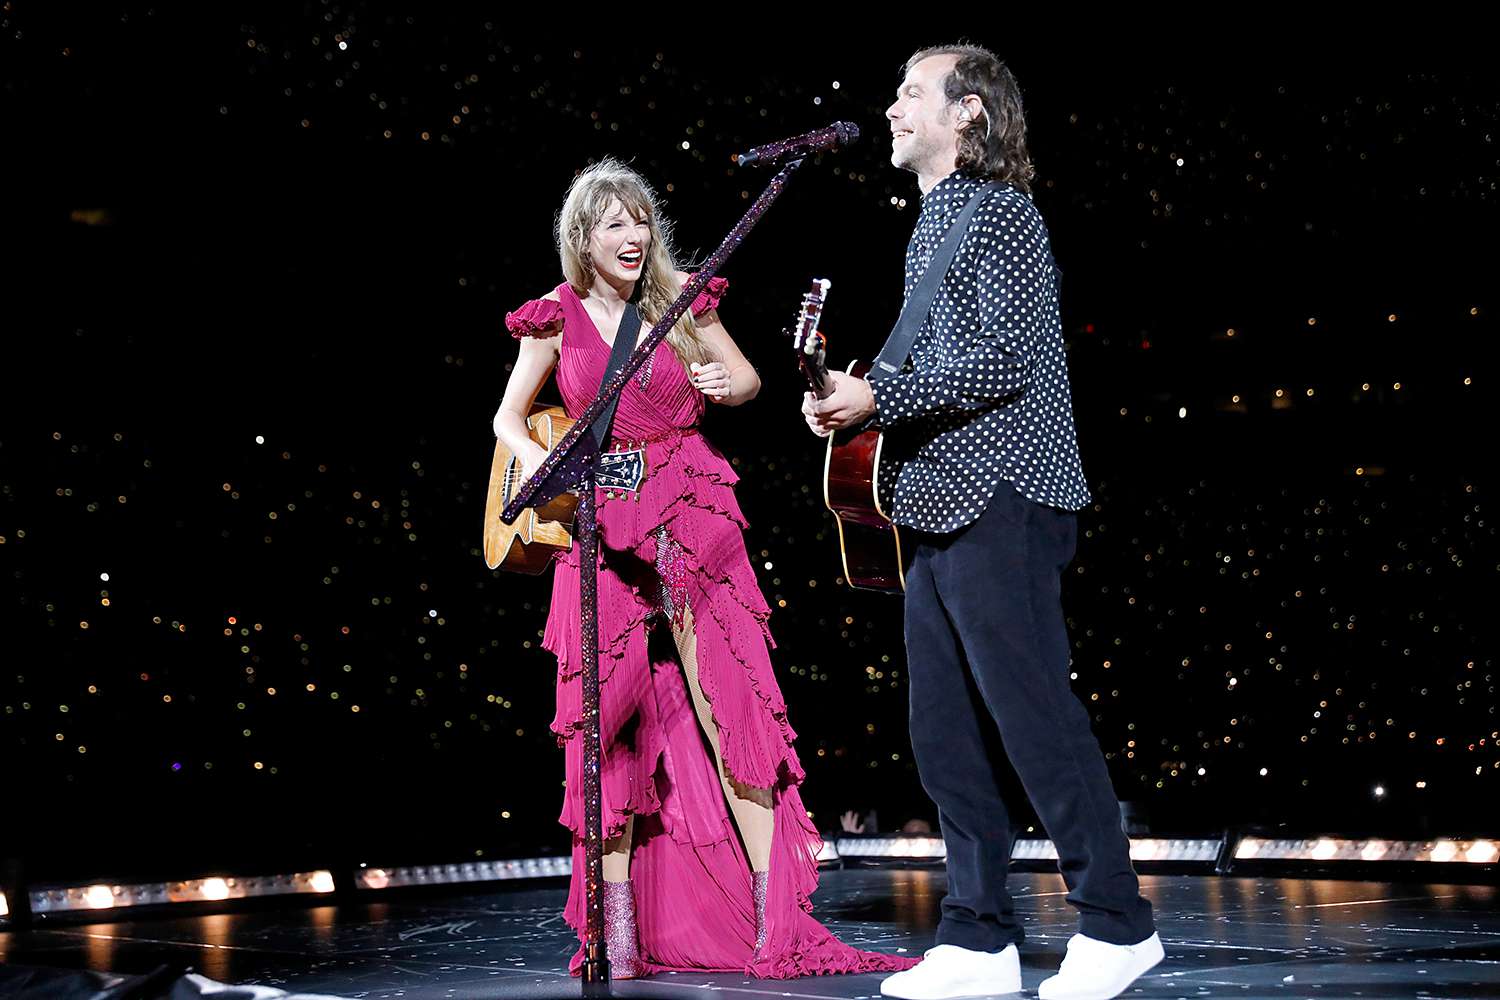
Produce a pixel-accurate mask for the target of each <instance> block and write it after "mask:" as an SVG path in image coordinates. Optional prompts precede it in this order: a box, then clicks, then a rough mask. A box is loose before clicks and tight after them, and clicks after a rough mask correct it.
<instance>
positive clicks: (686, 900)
mask: <svg viewBox="0 0 1500 1000" xmlns="http://www.w3.org/2000/svg"><path fill="white" fill-rule="evenodd" d="M557 242H558V248H559V252H560V254H561V257H562V270H563V274H564V276H565V278H566V280H565V281H563V283H562V284H560V285H558V286H557V287H556V288H555V289H554V290H553V291H551V292H549V293H548V294H547V295H545V296H543V297H542V298H540V299H535V300H533V301H531V302H528V303H526V304H525V305H523V306H522V307H521V308H520V309H517V310H516V311H515V312H512V313H509V314H508V315H507V316H506V326H507V327H508V328H509V330H510V332H511V333H512V334H513V335H514V336H515V337H516V338H517V339H519V340H520V353H519V357H518V359H517V361H516V364H515V367H514V369H513V370H512V372H511V375H510V380H509V383H508V384H507V385H506V389H505V398H504V400H503V402H502V403H501V404H500V410H499V412H498V413H497V414H496V415H495V433H496V435H497V436H498V437H499V438H500V439H501V440H503V441H504V442H505V444H506V445H507V446H508V447H509V448H510V449H511V450H512V451H513V452H514V453H515V454H516V456H517V457H518V458H519V460H520V461H521V463H522V465H523V466H524V469H525V474H526V475H527V476H530V475H531V473H532V472H533V471H535V469H536V467H537V466H538V465H540V464H541V461H542V459H543V458H544V457H545V455H546V453H545V451H544V450H543V449H542V448H541V447H540V446H538V445H537V444H535V443H534V442H532V441H531V439H530V437H529V436H528V434H527V432H526V426H525V418H526V414H527V413H528V412H529V411H530V408H531V406H532V403H533V402H534V400H535V399H536V395H537V393H538V391H539V390H540V389H541V388H542V386H543V385H544V384H545V383H546V381H547V379H548V377H549V375H551V374H552V372H553V371H554V370H555V371H556V373H557V385H558V388H559V390H561V393H562V397H563V402H564V404H565V406H566V408H567V411H568V413H569V414H570V415H571V416H573V417H575V418H576V417H577V416H578V415H579V414H581V413H582V412H583V410H584V408H585V407H587V406H588V404H589V403H590V402H591V401H592V400H593V399H594V397H595V396H596V395H597V393H598V390H599V384H600V382H601V381H602V379H603V376H604V371H605V366H606V363H607V362H608V359H609V354H610V349H611V346H612V341H613V338H614V334H615V331H616V330H617V329H618V327H619V325H620V320H621V317H622V316H623V314H624V312H625V307H626V305H627V304H628V303H632V302H633V303H635V305H636V306H637V308H638V310H639V312H640V314H641V333H640V335H641V337H644V336H645V335H646V333H647V332H648V331H649V330H650V328H651V327H652V325H654V323H655V322H656V320H657V318H658V317H660V316H661V315H663V314H664V313H665V312H666V310H667V307H668V306H669V305H670V304H671V303H672V301H673V300H674V299H675V298H676V297H677V295H678V294H679V292H680V291H681V289H682V285H683V282H684V281H685V280H686V278H687V275H685V274H683V273H682V272H680V271H678V270H676V268H675V265H674V263H673V258H672V248H671V242H670V227H669V226H668V224H667V223H666V222H665V220H663V219H662V218H661V217H660V215H659V214H658V213H657V211H656V199H655V195H654V193H653V192H652V190H651V188H650V187H649V185H647V184H646V182H645V181H644V180H643V179H642V178H641V177H640V176H639V175H638V174H636V173H635V172H634V171H632V170H630V169H628V168H626V167H624V166H623V165H621V164H619V163H617V162H615V161H612V160H606V161H604V162H602V163H600V164H598V165H597V166H594V167H591V168H589V169H588V170H586V171H584V172H583V173H582V174H581V175H580V176H579V177H578V178H577V179H576V180H575V181H574V182H573V185H572V187H571V188H570V189H569V191H568V196H567V199H566V201H565V202H564V204H563V208H562V212H561V213H560V215H559V217H558V227H557ZM727 285H728V283H727V282H726V281H724V280H722V279H718V278H716V279H714V280H713V281H712V282H710V284H709V286H708V288H707V289H706V291H705V292H704V293H703V294H702V295H700V296H699V297H698V300H697V301H696V302H695V303H694V304H693V307H692V309H691V310H689V311H688V312H686V313H684V314H683V316H682V318H681V319H680V320H679V321H678V322H677V324H676V326H675V327H674V328H673V329H672V332H671V333H670V334H669V336H668V337H667V339H666V340H665V341H663V342H662V343H661V344H660V345H659V346H658V347H657V349H656V352H655V354H654V355H653V356H652V358H651V360H650V361H649V362H648V363H647V364H646V365H643V366H642V367H641V369H640V370H639V371H638V372H637V374H636V376H635V377H634V378H633V379H632V380H631V381H630V383H629V384H628V385H627V386H626V389H625V391H624V392H623V393H622V394H621V396H620V402H619V406H618V409H617V410H616V412H615V417H614V423H613V426H612V428H611V432H610V433H611V437H610V441H609V443H608V445H607V446H606V448H607V450H611V451H628V450H641V451H643V452H644V459H645V470H646V471H645V475H644V477H643V478H642V479H641V481H640V482H639V484H638V485H637V488H634V489H625V490H618V489H615V490H606V489H603V488H601V489H599V490H598V494H597V497H598V512H599V515H598V516H599V530H600V559H599V680H600V718H601V733H602V743H603V751H602V757H601V781H600V783H601V786H602V789H603V816H604V825H605V837H606V843H605V848H604V849H605V856H604V879H605V882H604V890H605V934H606V941H607V944H608V948H609V957H610V961H611V965H612V969H613V974H614V976H615V977H616V978H631V977H635V976H642V975H649V974H652V973H656V972H663V971H670V970H683V971H722V972H743V973H748V974H750V975H754V976H762V977H770V978H786V977H792V976H801V975H809V974H817V973H831V972H874V971H889V970H894V969H904V968H907V967H909V966H910V965H912V964H913V960H911V959H907V958H904V957H897V956H892V955H884V954H879V953H875V952H862V951H858V950H856V949H854V948H851V947H849V946H847V945H844V944H842V943H840V942H839V941H838V940H837V939H835V938H834V937H833V935H831V934H830V933H829V932H828V931H827V929H825V928H824V927H823V926H822V925H821V924H820V923H818V922H817V921H816V920H814V919H813V917H812V915H811V912H810V911H811V909H812V903H811V901H810V899H809V897H810V896H811V894H812V892H813V890H814V889H815V888H816V887H817V862H816V856H817V853H818V851H819V849H820V847H821V839H820V838H819V836H818V833H817V830H816V829H815V828H814V826H813V824H812V823H811V822H810V821H809V819H808V816H807V812H806V810H805V809H804V808H803V805H802V797H801V795H800V794H799V792H798V785H799V784H800V783H801V781H802V779H803V777H804V772H803V770H802V765H801V763H800V762H799V761H798V759H797V753H796V751H795V750H794V749H793V746H792V743H793V740H794V738H795V734H794V733H793V731H792V727H791V725H790V724H789V722H788V721H787V709H786V703H785V702H784V701H783V700H782V697H781V690H780V687H779V686H778V685H777V683H776V678H775V675H774V673H773V672H772V668H771V658H770V653H769V647H770V646H771V645H772V642H771V634H770V632H769V630H768V629H767V626H766V622H767V619H768V618H769V617H770V609H769V607H768V606H767V604H766V601H765V598H764V597H763V596H762V595H761V592H760V588H759V587H758V586H757V584H756V580H755V574H754V572H753V571H752V570H751V568H750V560H749V556H748V554H747V553H746V551H745V543H744V538H743V536H742V531H743V529H744V527H745V519H744V516H743V515H742V514H741V513H740V507H739V504H738V503H737V502H736V500H735V495H734V484H735V482H736V481H737V479H738V477H737V476H736V475H735V473H734V471H733V470H732V469H731V468H730V465H729V462H727V461H726V460H725V458H724V456H723V455H722V454H720V453H719V451H718V450H717V449H715V448H714V447H713V446H712V445H711V444H709V443H708V442H707V441H705V440H704V439H703V437H702V436H701V435H700V434H699V433H698V423H699V421H700V419H701V418H702V416H703V411H704V407H705V404H706V402H708V401H712V402H715V403H719V404H723V405H727V406H734V405H738V404H740V403H743V402H746V401H748V400H750V399H752V398H754V396H755V394H756V392H757V391H758V390H759V388H760V379H759V377H758V376H757V375H756V374H755V370H754V369H753V368H752V367H751V366H750V363H749V362H748V361H746V360H745V357H744V355H743V354H742V353H741V352H740V350H739V348H738V347H736V346H735V343H734V341H733V340H731V339H730V337H729V334H728V333H727V332H726V331H725V329H724V326H723V324H722V323H721V322H720V321H719V317H718V313H717V311H716V307H717V305H718V302H719V300H720V298H721V297H722V296H723V295H724V292H725V289H726V288H727ZM578 574H579V559H578V546H577V544H576V543H575V544H574V546H573V549H572V551H571V552H568V553H567V554H565V555H563V556H562V557H560V558H559V559H558V560H557V562H556V564H555V570H554V576H553V587H552V607H551V611H550V613H549V615H548V619H547V629H546V633H545V637H544V639H543V643H542V644H543V645H544V646H545V647H546V648H547V649H548V650H550V651H551V652H552V653H553V654H555V655H556V656H557V666H558V670H557V714H556V717H555V718H554V719H553V721H552V730H553V732H554V733H556V734H557V739H558V742H559V744H560V745H561V746H562V747H563V750H564V759H565V771H566V778H567V781H566V791H565V793H564V796H563V808H562V815H561V817H560V821H561V822H562V823H563V825H565V826H566V827H567V828H568V829H569V830H570V831H572V835H573V879H572V884H571V888H570V891H569V893H568V902H567V908H566V911H565V916H566V919H567V921H568V923H569V924H570V925H572V926H573V928H574V929H575V930H576V931H578V933H579V936H580V939H581V938H582V936H583V932H584V925H585V919H584V906H585V900H584V885H583V872H584V864H583V846H582V845H583V839H582V838H583V836H584V824H583V802H582V788H583V781H582V756H583V754H582V749H581V746H580V744H581V742H582V730H583V720H582V685H581V673H582V669H583V665H582V656H581V641H580V636H579V617H578ZM581 961H582V949H581V948H580V949H579V952H578V954H576V955H575V956H574V958H573V962H572V971H573V972H574V973H575V974H576V973H577V971H578V968H579V965H580V963H581Z"/></svg>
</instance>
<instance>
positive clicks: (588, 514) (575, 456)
mask: <svg viewBox="0 0 1500 1000" xmlns="http://www.w3.org/2000/svg"><path fill="white" fill-rule="evenodd" d="M801 165H802V160H800V159H797V160H792V161H791V162H789V163H787V165H786V166H784V167H782V168H781V170H780V171H778V172H777V174H776V176H775V177H773V178H771V183H770V184H768V185H767V186H766V189H765V190H764V191H763V192H761V195H760V197H759V198H757V199H755V204H754V205H751V206H750V210H749V211H748V212H746V213H745V216H744V218H742V219H740V221H739V223H738V224H737V225H736V226H735V227H734V228H733V229H731V230H730V231H729V235H728V236H726V237H724V242H723V243H720V244H719V248H718V249H717V250H715V251H714V252H713V255H712V256H711V257H709V258H708V260H707V261H706V262H705V263H704V264H703V267H702V269H700V270H699V271H698V272H697V273H696V274H694V275H693V276H692V277H691V278H689V279H688V281H687V284H685V285H684V286H683V288H682V294H681V295H679V296H677V300H676V301H675V302H673V303H672V305H671V306H670V307H669V308H668V309H667V311H666V312H665V313H663V314H662V317H661V321H660V322H658V323H657V324H656V325H655V326H654V327H652V328H651V332H650V333H649V334H647V335H646V339H645V340H643V341H641V342H640V344H639V345H638V346H637V347H636V349H635V352H634V353H632V354H631V355H630V359H629V360H628V361H626V362H625V365H624V367H622V368H621V369H620V370H619V371H618V372H616V373H615V376H614V378H612V379H610V380H609V382H608V384H606V385H605V386H604V387H603V388H601V389H600V390H599V395H598V396H597V397H596V398H595V399H594V401H593V402H592V403H590V404H589V407H588V409H586V410H584V411H583V414H582V415H581V416H580V417H579V418H578V420H577V422H576V423H574V424H573V427H572V429H571V430H569V431H568V433H567V434H565V435H564V436H563V439H562V440H561V441H559V442H558V444H557V447H555V448H553V449H552V451H551V452H550V453H549V454H548V455H547V459H546V461H544V462H542V464H541V466H540V467H538V468H537V471H536V473H535V475H533V476H532V477H531V478H530V479H529V480H527V481H526V482H525V483H524V484H523V485H522V486H521V488H520V490H518V491H517V493H516V495H515V496H514V497H513V498H512V499H511V501H510V503H509V504H507V505H506V507H505V509H504V510H503V511H501V513H500V519H501V520H502V521H504V522H505V523H506V524H511V523H513V522H514V521H515V519H516V518H518V517H520V516H521V512H522V511H524V510H525V509H526V508H528V507H540V506H541V505H543V504H545V503H546V502H547V501H549V500H551V499H553V498H554V497H556V496H558V495H559V494H561V493H564V492H566V491H568V490H570V489H572V490H576V491H577V493H578V508H577V510H576V511H575V512H574V515H573V536H574V537H575V538H577V539H578V553H579V570H580V571H579V574H578V591H579V595H578V596H579V600H578V603H579V614H580V617H581V622H582V626H583V629H582V632H583V823H584V829H585V830H586V831H587V835H586V837H585V839H584V846H583V854H584V865H585V867H586V869H587V870H586V872H585V878H586V884H587V888H588V907H587V910H588V926H587V930H586V931H585V933H584V945H583V949H584V951H583V954H584V958H583V970H582V971H583V995H584V996H587V997H601V996H608V995H609V956H608V954H607V952H606V949H605V945H604V904H603V898H604V839H603V830H602V825H603V824H602V820H603V817H602V815H601V813H602V812H603V808H602V806H601V803H600V795H599V608H598V597H599V537H598V525H597V520H596V516H595V510H594V463H595V461H596V460H597V459H598V457H599V445H598V443H597V442H596V441H595V440H594V435H593V434H592V433H591V429H592V427H593V426H594V423H595V421H597V420H598V419H599V415H600V414H601V413H602V412H603V411H604V408H605V406H606V405H607V404H608V403H609V401H610V400H613V399H615V398H616V397H617V396H619V394H620V391H621V390H622V389H624V388H625V384H626V383H627V382H629V381H630V378H631V376H632V375H634V374H635V372H636V369H638V368H640V366H641V365H643V364H644V363H645V362H646V359H647V358H649V357H651V354H652V352H653V351H655V350H656V346H657V345H658V344H660V343H661V342H662V339H663V338H665V337H666V335H667V333H668V332H669V331H670V330H671V329H672V326H673V325H674V324H675V323H676V322H677V319H678V317H680V316H681V315H682V312H683V310H684V309H686V308H687V307H688V305H689V304H690V303H691V302H693V301H694V300H695V299H696V298H697V297H698V293H699V292H701V291H702V290H703V289H704V288H705V287H707V285H708V282H709V279H711V278H712V277H713V276H714V275H716V274H718V272H719V268H720V267H722V266H723V264H724V261H726V260H728V259H729V255H730V254H732V253H733V252H734V251H735V250H737V249H738V248H739V245H740V243H742V242H743V241H744V239H745V236H746V235H748V234H749V232H750V230H751V229H752V228H753V227H754V226H755V224H756V223H757V222H759V221H760V217H761V216H762V215H764V214H765V213H766V210H767V209H769V208H770V207H771V204H772V203H773V202H774V201H775V200H776V199H777V198H778V197H780V195H781V192H782V190H783V189H784V188H785V187H786V182H787V179H788V178H790V177H791V175H792V172H793V171H795V170H796V169H797V168H798V167H800V166H801Z"/></svg>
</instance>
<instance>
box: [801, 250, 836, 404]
mask: <svg viewBox="0 0 1500 1000" xmlns="http://www.w3.org/2000/svg"><path fill="white" fill-rule="evenodd" d="M832 284H833V283H832V282H831V281H829V280H828V279H827V278H814V279H813V282H812V288H811V289H809V290H808V293H807V294H806V295H804V296H802V307H801V309H799V310H798V312H797V322H796V324H795V325H794V326H793V327H792V330H791V334H792V348H793V349H794V350H795V351H796V352H797V364H798V366H799V367H800V368H801V369H802V376H803V377H804V378H806V379H807V384H808V387H809V388H810V389H812V391H813V393H814V394H815V395H817V396H819V397H820V398H821V397H822V396H824V395H827V393H828V391H829V389H828V365H827V340H826V339H825V338H824V336H823V334H822V333H821V332H820V331H819V330H818V320H819V319H821V318H822V316H823V301H824V299H825V298H826V297H827V295H828V289H829V288H830V287H831V286H832Z"/></svg>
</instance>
